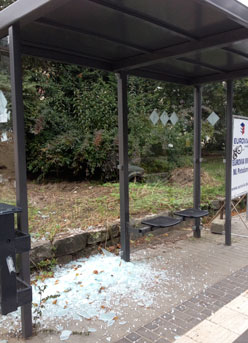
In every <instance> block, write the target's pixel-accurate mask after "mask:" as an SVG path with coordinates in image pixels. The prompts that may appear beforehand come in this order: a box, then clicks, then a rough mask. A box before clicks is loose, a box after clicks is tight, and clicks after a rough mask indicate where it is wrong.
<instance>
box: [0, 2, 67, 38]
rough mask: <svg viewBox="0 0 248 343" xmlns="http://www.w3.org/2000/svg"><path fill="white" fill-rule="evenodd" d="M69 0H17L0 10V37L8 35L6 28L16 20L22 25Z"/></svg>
mask: <svg viewBox="0 0 248 343" xmlns="http://www.w3.org/2000/svg"><path fill="white" fill-rule="evenodd" d="M68 1H69V0H35V1H34V0H17V1H16V2H14V3H13V4H11V5H10V6H8V7H6V8H5V9H4V10H2V11H1V12H0V39H1V38H3V37H5V36H7V35H8V29H9V27H10V26H11V25H13V24H14V23H16V22H19V23H20V26H21V27H22V26H24V25H26V24H28V23H30V22H31V21H33V20H35V19H38V18H40V17H42V16H44V15H45V14H46V13H47V12H49V11H52V10H53V9H56V8H58V7H60V6H62V5H64V4H65V3H67V2H68Z"/></svg>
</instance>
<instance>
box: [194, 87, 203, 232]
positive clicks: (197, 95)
mask: <svg viewBox="0 0 248 343" xmlns="http://www.w3.org/2000/svg"><path fill="white" fill-rule="evenodd" d="M201 117H202V89H201V87H200V86H195V89H194V208H195V209H200V204H201ZM200 224H201V221H200V219H198V218H197V219H195V228H194V237H196V238H200V237H201V228H200Z"/></svg>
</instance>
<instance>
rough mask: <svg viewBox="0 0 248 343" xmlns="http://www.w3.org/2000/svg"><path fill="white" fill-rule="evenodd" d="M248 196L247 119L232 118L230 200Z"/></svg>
mask: <svg viewBox="0 0 248 343" xmlns="http://www.w3.org/2000/svg"><path fill="white" fill-rule="evenodd" d="M244 194H248V118H245V117H233V144H232V199H235V198H238V197H239V196H241V195H244Z"/></svg>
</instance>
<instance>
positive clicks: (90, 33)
mask: <svg viewBox="0 0 248 343" xmlns="http://www.w3.org/2000/svg"><path fill="white" fill-rule="evenodd" d="M35 24H38V25H43V26H45V27H49V28H52V29H55V30H60V31H66V32H72V33H78V34H82V35H87V36H91V37H95V38H97V39H100V40H104V41H107V42H110V43H114V44H118V45H119V46H123V47H125V48H130V49H133V50H137V51H140V52H143V53H149V52H151V50H149V49H146V48H144V47H141V46H139V45H134V44H131V43H127V42H124V41H122V40H120V39H115V38H112V37H108V36H106V35H104V34H102V33H101V32H93V31H90V30H85V29H79V28H76V27H73V26H70V25H65V24H61V23H57V22H55V21H53V20H50V19H46V18H40V19H38V20H36V22H35Z"/></svg>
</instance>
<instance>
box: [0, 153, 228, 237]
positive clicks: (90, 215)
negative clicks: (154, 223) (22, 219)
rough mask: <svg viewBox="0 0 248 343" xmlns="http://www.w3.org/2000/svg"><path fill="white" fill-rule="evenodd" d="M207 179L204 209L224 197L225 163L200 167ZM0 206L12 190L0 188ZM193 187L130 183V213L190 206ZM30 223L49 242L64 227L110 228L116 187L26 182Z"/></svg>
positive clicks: (11, 196) (6, 186) (114, 213)
mask: <svg viewBox="0 0 248 343" xmlns="http://www.w3.org/2000/svg"><path fill="white" fill-rule="evenodd" d="M202 169H203V171H205V172H207V173H208V175H209V176H210V181H209V182H204V183H203V185H202V189H201V190H202V194H201V198H202V205H207V204H208V203H209V202H210V201H212V200H214V199H216V198H218V197H222V196H224V164H223V163H222V161H220V160H216V159H210V160H209V161H208V162H203V163H202ZM0 189H1V195H0V202H7V203H13V204H14V199H15V189H14V188H13V187H11V186H10V184H4V185H1V188H0ZM192 194H193V186H192V183H191V182H189V183H188V184H184V185H180V182H178V183H177V184H170V183H169V182H167V183H165V182H156V183H130V215H131V217H133V218H135V217H141V216H143V215H147V214H154V213H159V212H162V211H168V210H169V211H174V210H177V209H183V208H186V207H190V206H192V204H193V202H192V201H193V198H192ZM28 197H29V225H30V231H31V233H33V234H34V235H35V236H37V238H39V237H46V238H47V239H50V240H52V239H53V237H54V235H55V234H57V233H58V232H61V231H67V230H68V229H75V228H81V229H82V230H86V229H87V228H89V227H90V226H108V225H110V224H111V223H113V221H115V220H117V219H118V218H119V184H118V183H106V184H98V183H89V182H81V183H78V182H72V183H68V182H61V183H54V184H51V183H49V184H42V185H38V184H35V183H31V182H29V184H28Z"/></svg>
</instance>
